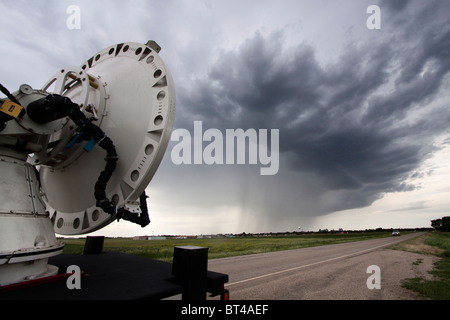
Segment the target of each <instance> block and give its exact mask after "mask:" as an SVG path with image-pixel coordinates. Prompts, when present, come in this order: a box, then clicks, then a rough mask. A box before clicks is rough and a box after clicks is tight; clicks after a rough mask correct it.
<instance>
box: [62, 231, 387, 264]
mask: <svg viewBox="0 0 450 320" xmlns="http://www.w3.org/2000/svg"><path fill="white" fill-rule="evenodd" d="M389 236H390V233H389V232H361V233H348V234H298V235H289V236H280V235H278V236H277V235H273V236H267V237H252V236H245V237H234V238H225V237H223V238H213V239H170V238H168V239H166V240H133V239H130V238H105V240H104V245H103V250H104V251H118V252H123V253H127V254H133V255H138V256H144V257H148V258H151V259H155V260H161V261H166V262H172V259H173V249H174V247H175V246H185V245H193V246H199V247H208V248H209V249H208V258H209V259H217V258H224V257H231V256H238V255H247V254H254V253H263V252H271V251H280V250H291V249H299V248H306V247H313V246H321V245H327V244H335V243H343V242H351V241H360V240H367V239H373V238H380V237H389ZM63 242H64V243H65V246H64V253H76V254H82V253H83V248H84V243H85V239H63Z"/></svg>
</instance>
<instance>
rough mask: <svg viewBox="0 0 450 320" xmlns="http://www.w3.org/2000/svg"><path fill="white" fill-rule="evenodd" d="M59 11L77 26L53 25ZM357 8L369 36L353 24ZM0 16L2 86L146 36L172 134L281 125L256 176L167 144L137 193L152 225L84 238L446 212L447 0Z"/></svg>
mask: <svg viewBox="0 0 450 320" xmlns="http://www.w3.org/2000/svg"><path fill="white" fill-rule="evenodd" d="M70 5H76V6H78V7H79V8H80V10H81V14H80V18H81V19H80V28H79V29H69V28H68V27H67V25H66V22H67V20H68V19H69V16H70V15H69V14H68V13H67V12H66V10H67V8H68V7H69V6H70ZM370 5H377V6H378V7H379V8H380V13H381V20H380V27H381V28H380V29H369V28H368V26H367V20H368V19H369V20H370V19H371V18H373V17H372V14H373V12H372V13H367V8H368V7H369V6H370ZM0 12H2V18H1V19H0V30H1V35H2V50H1V58H2V59H1V63H0V82H1V83H2V84H3V85H4V86H6V87H7V88H9V89H10V90H11V91H15V90H17V88H18V86H19V85H20V84H22V83H28V84H30V85H32V86H33V87H37V88H39V87H41V86H42V85H43V84H44V83H45V82H46V81H47V80H48V78H49V77H51V76H52V75H53V74H54V73H55V72H56V71H57V70H59V69H60V68H62V67H65V66H72V65H81V64H82V63H83V62H84V61H85V60H87V59H88V58H90V57H91V56H93V55H94V54H95V53H97V52H98V51H100V50H102V49H104V48H106V47H108V46H110V45H114V44H117V43H121V42H127V41H135V42H142V43H145V42H146V41H147V40H150V39H151V40H155V41H156V42H157V43H158V44H160V46H161V47H162V51H161V52H160V55H161V56H162V58H163V59H164V61H165V62H166V64H167V65H168V67H169V68H170V70H171V72H172V75H173V77H174V81H175V86H176V94H177V110H176V119H175V126H174V130H176V129H187V130H189V131H190V132H193V127H194V121H202V125H203V129H204V130H206V129H208V128H216V129H219V130H220V131H221V132H225V130H226V129H236V128H243V129H244V130H246V129H256V130H259V129H268V130H269V131H270V129H278V130H279V171H278V172H277V174H275V175H269V176H263V175H260V171H259V169H260V165H250V164H247V165H237V164H235V165H230V164H223V165H207V164H201V165H193V164H192V165H187V164H181V165H176V164H174V163H173V161H172V159H171V151H172V149H173V148H174V146H175V145H176V144H177V142H176V141H172V142H171V143H170V144H169V146H168V148H167V152H166V154H165V157H164V159H163V162H162V163H161V166H160V168H159V170H158V172H157V173H156V175H155V177H154V179H153V180H152V181H151V183H150V185H149V187H148V188H147V193H148V195H149V196H150V198H149V199H148V206H149V211H150V219H151V220H152V222H151V224H150V225H149V226H147V227H146V228H141V227H139V226H135V225H133V224H131V223H129V222H123V221H121V222H114V223H113V224H111V225H109V226H108V227H106V228H104V229H102V230H100V231H98V232H97V233H96V234H104V235H108V236H132V235H145V234H147V235H151V234H201V233H202V234H210V233H240V232H247V233H249V232H270V231H272V232H277V231H295V230H298V227H301V228H302V230H318V229H324V228H328V229H337V228H344V229H366V228H377V227H383V228H391V227H393V228H399V227H413V228H414V227H429V226H430V220H431V219H435V218H440V217H442V216H445V215H449V214H450V200H449V199H450V197H449V194H450V168H449V166H448V159H449V156H450V149H449V143H450V132H449V123H450V90H449V88H450V20H449V19H448V13H449V12H450V2H449V1H447V0H435V1H433V0H429V1H422V0H411V1H407V0H392V1H387V0H386V1H379V0H368V1H363V0H345V1H332V0H316V1H312V0H311V1H306V0H303V1H299V0H292V1H287V0H281V1H278V2H277V1H256V0H255V1H251V0H244V1H242V0H240V1H234V0H231V1H230V0H228V1H219V0H214V1H207V0H204V1H200V0H190V1H188V0H186V1H180V0H177V1H144V0H142V1H138V0H132V1H112V0H105V1H77V0H71V1H21V0H16V1H0ZM370 21H372V20H370Z"/></svg>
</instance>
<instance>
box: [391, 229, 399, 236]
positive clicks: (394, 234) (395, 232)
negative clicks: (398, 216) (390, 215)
mask: <svg viewBox="0 0 450 320" xmlns="http://www.w3.org/2000/svg"><path fill="white" fill-rule="evenodd" d="M392 235H393V236H399V235H400V231H398V230H394V231H392Z"/></svg>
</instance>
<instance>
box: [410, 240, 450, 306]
mask: <svg viewBox="0 0 450 320" xmlns="http://www.w3.org/2000/svg"><path fill="white" fill-rule="evenodd" d="M424 243H425V244H426V245H429V246H432V247H437V248H440V249H442V250H441V251H440V252H441V253H439V254H438V256H439V257H440V258H441V259H440V260H438V261H437V262H436V263H435V264H434V268H433V270H432V271H430V273H431V274H432V275H433V276H434V279H433V280H425V279H423V278H411V279H406V280H404V281H403V286H404V287H405V288H407V289H409V290H412V291H415V292H417V293H419V294H420V295H421V296H422V297H423V298H425V299H431V300H450V233H443V232H433V233H429V234H428V235H427V237H425V238H424ZM433 252H436V251H433ZM423 253H425V254H427V253H429V252H423Z"/></svg>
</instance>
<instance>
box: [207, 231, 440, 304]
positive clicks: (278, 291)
mask: <svg viewBox="0 0 450 320" xmlns="http://www.w3.org/2000/svg"><path fill="white" fill-rule="evenodd" d="M421 234H422V233H413V234H408V235H402V236H400V237H389V238H381V239H373V240H365V241H358V242H349V243H342V244H334V245H327V246H320V247H311V248H304V249H296V250H288V251H279V252H271V253H263V254H253V255H247V256H238V257H230V258H223V259H214V260H209V262H208V270H211V271H217V272H221V273H226V274H228V276H229V282H228V283H227V284H226V286H225V287H226V288H227V289H229V290H230V299H232V300H309V299H314V300H370V299H375V300H406V299H408V300H410V299H417V295H415V294H414V293H412V292H410V291H408V290H406V289H404V288H402V287H401V280H402V279H405V278H412V277H415V276H424V275H426V273H427V271H426V270H428V269H431V267H432V264H433V262H434V261H435V258H434V257H433V256H426V255H420V254H415V253H409V252H404V251H399V250H389V249H385V247H386V246H389V245H391V244H394V243H398V242H401V241H405V240H408V239H411V238H414V237H417V236H420V235H421ZM371 266H376V267H378V268H379V269H378V270H379V271H373V269H371V268H373V267H371ZM369 267H370V268H369ZM376 267H375V268H376ZM368 268H369V270H368ZM376 278H378V279H379V281H378V282H377V279H376ZM368 283H369V284H368ZM377 283H379V285H380V286H379V287H377V285H376V284H377ZM369 287H372V289H370V288H369Z"/></svg>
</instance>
